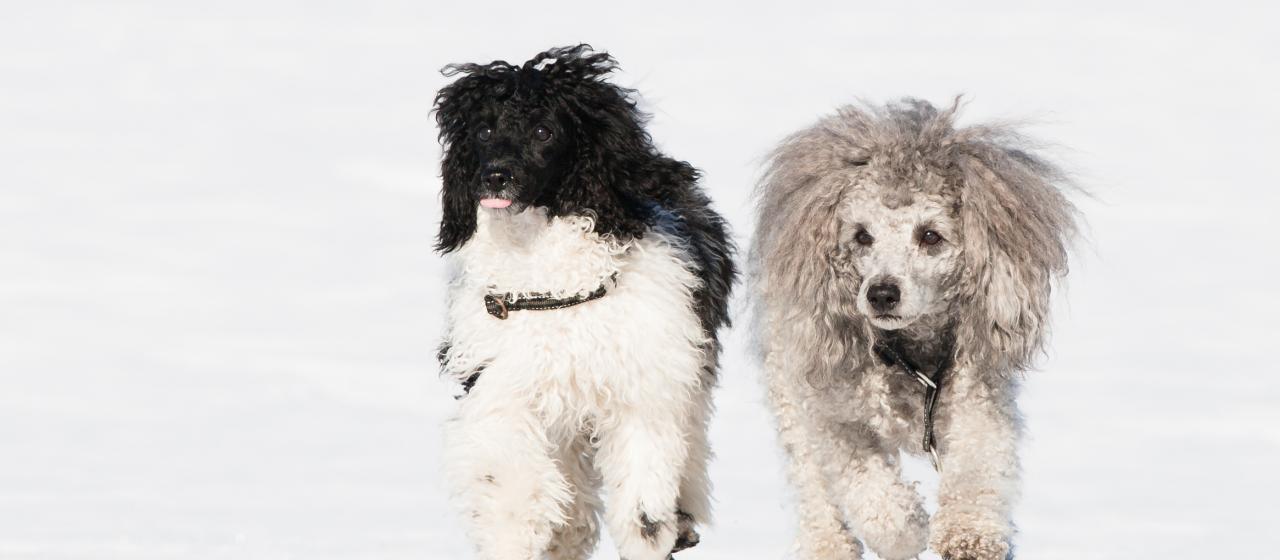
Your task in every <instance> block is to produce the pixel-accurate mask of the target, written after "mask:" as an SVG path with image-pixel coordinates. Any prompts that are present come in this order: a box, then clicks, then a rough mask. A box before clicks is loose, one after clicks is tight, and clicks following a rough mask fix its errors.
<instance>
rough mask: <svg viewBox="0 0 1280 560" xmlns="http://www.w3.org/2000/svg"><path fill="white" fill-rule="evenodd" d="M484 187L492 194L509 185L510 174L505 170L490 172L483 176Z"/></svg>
mask: <svg viewBox="0 0 1280 560" xmlns="http://www.w3.org/2000/svg"><path fill="white" fill-rule="evenodd" d="M483 182H484V186H485V188H488V189H489V190H492V191H494V192H497V191H500V190H502V189H503V188H505V187H506V186H507V185H510V184H511V172H510V171H506V170H498V171H491V172H489V173H487V174H485V176H484V180H483Z"/></svg>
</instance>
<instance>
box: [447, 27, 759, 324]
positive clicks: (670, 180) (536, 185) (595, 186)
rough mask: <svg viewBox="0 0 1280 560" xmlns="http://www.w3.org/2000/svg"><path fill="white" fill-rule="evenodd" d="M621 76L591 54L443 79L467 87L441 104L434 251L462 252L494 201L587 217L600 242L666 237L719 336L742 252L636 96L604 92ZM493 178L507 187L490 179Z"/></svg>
mask: <svg viewBox="0 0 1280 560" xmlns="http://www.w3.org/2000/svg"><path fill="white" fill-rule="evenodd" d="M616 67H617V63H616V61H615V60H614V59H613V57H612V56H610V55H609V54H607V53H603V52H594V51H592V50H591V47H590V46H588V45H577V46H572V47H562V48H556V49H551V50H548V51H545V52H543V53H540V54H538V55H537V56H535V57H533V58H532V59H530V60H529V61H528V62H525V63H524V64H522V65H520V66H516V65H513V64H508V63H507V62H504V61H495V62H491V63H489V64H452V65H449V66H446V67H445V69H444V70H443V73H444V74H445V75H446V76H454V75H461V77H460V78H458V79H457V80H455V81H454V82H453V83H452V84H449V85H448V86H445V87H444V88H443V89H441V90H440V92H439V93H438V94H437V95H436V99H435V115H436V122H437V123H438V124H439V126H440V142H441V144H442V145H443V146H444V148H445V156H444V161H443V163H442V173H441V175H442V177H443V179H444V189H443V193H442V203H443V204H442V206H443V208H444V216H443V218H442V220H441V223H440V233H439V237H438V238H437V243H436V249H437V250H439V251H441V252H444V253H447V252H450V251H453V250H455V249H458V248H459V247H461V246H462V245H464V244H466V242H467V240H469V239H470V238H471V236H472V235H473V234H474V233H475V229H476V209H477V206H478V205H479V203H480V199H481V198H484V197H492V196H501V197H502V198H507V199H510V200H512V201H513V205H514V207H516V208H522V207H529V206H535V207H543V208H546V209H547V211H548V214H549V215H550V216H552V217H559V216H575V215H576V216H590V217H592V218H593V219H594V221H595V222H594V223H595V231H596V233H599V234H601V235H610V236H613V237H614V238H616V239H618V240H620V241H628V240H631V239H635V238H639V237H642V236H643V235H644V234H645V232H647V231H648V230H650V229H653V228H659V227H661V228H664V229H668V228H669V231H671V232H673V233H675V234H676V235H678V236H679V237H681V238H683V239H685V240H686V241H687V246H688V251H689V253H690V257H691V258H692V260H693V262H692V263H691V264H692V265H693V266H694V268H695V269H696V272H697V274H698V276H699V277H700V278H701V280H702V286H701V288H700V289H699V290H698V292H697V293H696V294H694V297H695V307H696V310H697V313H698V316H699V318H700V319H701V321H702V325H703V328H704V329H706V331H707V333H708V334H709V335H710V336H713V337H714V336H715V332H716V330H717V329H718V328H719V327H721V326H725V325H728V323H729V316H728V299H729V293H730V290H731V288H732V286H733V283H734V280H735V279H736V276H737V270H736V268H735V267H734V264H733V254H734V252H735V248H734V246H733V243H732V241H731V240H730V238H729V236H728V234H727V232H726V226H725V222H724V220H723V219H722V218H721V217H720V216H719V215H718V214H716V213H715V211H713V210H712V209H711V208H710V201H709V200H708V199H707V197H706V195H705V194H703V192H702V190H701V189H700V188H699V187H698V185H697V180H698V171H697V170H696V169H694V168H693V167H692V166H691V165H689V164H688V163H685V162H683V161H677V160H674V159H671V158H669V157H666V156H664V155H662V154H661V153H659V152H658V150H657V149H656V148H655V147H654V145H653V140H652V139H651V138H650V136H649V134H648V132H646V131H645V129H644V125H645V122H646V120H647V117H646V115H644V114H643V113H641V112H640V110H639V109H638V108H637V107H636V103H635V101H634V99H633V96H634V93H635V92H633V91H632V90H628V89H625V88H621V87H618V86H616V85H613V84H611V83H608V82H606V81H605V79H604V78H605V76H607V75H608V74H609V73H610V72H612V71H613V70H614V69H616ZM539 128H541V129H543V130H542V131H539V130H538V129H539ZM486 129H487V130H486ZM482 131H485V133H484V134H481V132H482ZM542 132H549V133H550V135H549V137H547V135H545V134H542ZM495 174H496V175H503V176H505V177H508V178H509V179H510V180H509V181H503V182H501V184H500V185H498V184H492V183H486V182H485V181H484V180H483V178H484V177H485V176H489V175H495Z"/></svg>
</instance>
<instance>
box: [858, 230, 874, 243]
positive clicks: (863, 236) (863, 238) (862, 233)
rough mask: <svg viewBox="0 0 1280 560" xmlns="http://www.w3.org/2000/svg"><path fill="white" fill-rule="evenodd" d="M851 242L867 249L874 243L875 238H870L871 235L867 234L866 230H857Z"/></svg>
mask: <svg viewBox="0 0 1280 560" xmlns="http://www.w3.org/2000/svg"><path fill="white" fill-rule="evenodd" d="M853 240H854V241H857V242H858V245H862V246H863V247H869V246H870V245H871V244H872V243H875V242H876V238H874V237H871V234H870V233H867V230H865V229H860V230H858V233H856V234H854V236H853Z"/></svg>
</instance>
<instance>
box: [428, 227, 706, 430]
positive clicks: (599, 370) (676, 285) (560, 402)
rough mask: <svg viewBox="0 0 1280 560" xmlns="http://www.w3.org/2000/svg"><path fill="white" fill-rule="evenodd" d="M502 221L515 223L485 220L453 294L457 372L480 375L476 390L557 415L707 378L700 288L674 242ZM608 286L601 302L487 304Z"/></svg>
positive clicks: (577, 293)
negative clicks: (696, 294)
mask: <svg viewBox="0 0 1280 560" xmlns="http://www.w3.org/2000/svg"><path fill="white" fill-rule="evenodd" d="M504 217H505V218H513V217H514V218H516V223H506V222H504V223H493V221H491V222H490V223H488V224H485V223H483V222H482V224H481V229H480V230H479V231H478V232H477V234H476V237H475V238H474V239H473V240H472V242H470V243H468V246H467V247H465V248H464V250H463V251H462V252H461V254H460V257H461V259H460V262H459V264H460V265H461V271H460V272H461V274H460V277H459V278H458V280H457V281H456V282H455V284H454V288H453V291H452V294H451V301H450V319H451V324H450V331H451V332H450V339H451V343H452V347H451V349H450V350H449V352H450V367H459V368H477V367H478V368H482V369H483V371H484V373H483V374H482V375H481V376H480V381H479V385H478V386H477V390H476V392H477V393H485V392H489V393H495V392H503V393H508V394H510V395H513V398H519V396H520V395H537V396H538V399H539V402H538V406H539V407H540V408H542V409H544V411H546V412H547V413H548V414H549V415H560V414H561V413H562V412H564V411H569V410H574V411H578V412H581V411H583V410H585V409H590V408H592V407H595V406H596V404H593V403H607V402H610V401H612V402H613V403H615V404H616V403H617V402H618V399H619V398H628V397H629V396H630V395H636V397H635V398H636V399H637V400H639V399H642V398H643V397H641V396H640V395H641V394H642V392H643V391H641V390H638V389H644V390H647V388H649V387H667V388H672V387H680V386H686V385H689V386H691V385H693V384H696V383H697V382H698V376H699V374H700V372H701V370H702V367H703V365H704V360H705V359H706V356H705V353H704V352H705V348H706V344H707V340H706V336H705V334H704V333H703V331H702V328H701V323H700V322H699V321H698V318H697V316H696V314H695V313H694V312H693V309H692V292H693V290H694V289H695V288H696V287H697V282H698V281H697V277H696V276H695V275H694V274H693V272H692V271H691V270H690V269H689V267H688V265H687V260H686V259H687V257H686V255H685V253H684V251H683V250H682V249H680V246H679V244H678V242H676V240H673V239H670V238H667V237H664V236H663V235H661V234H659V233H657V232H651V234H649V235H646V236H644V237H643V238H641V239H637V240H635V241H633V242H631V243H629V244H626V245H621V244H617V243H610V242H608V241H605V240H601V239H600V238H599V237H598V236H596V235H594V234H592V233H590V227H589V223H584V221H579V220H575V219H567V220H561V219H554V220H550V221H548V220H546V218H545V217H540V216H533V217H534V218H537V219H534V220H527V221H526V220H525V219H524V217H522V216H504ZM601 286H604V287H605V288H606V289H607V292H606V293H605V294H604V295H603V296H602V297H599V298H598V299H592V300H590V301H585V302H582V303H578V304H575V305H572V306H569V307H564V308H560V309H549V310H534V309H521V310H513V311H511V312H510V313H509V314H508V316H507V317H506V318H505V319H500V318H497V317H495V316H493V315H491V314H490V313H489V312H487V311H486V309H485V306H484V303H483V300H484V296H485V295H486V294H494V293H515V294H551V295H555V296H557V297H565V296H580V295H582V294H584V293H587V292H591V291H593V290H596V289H597V288H599V287H601ZM474 396H475V395H473V396H472V397H469V398H473V397H474ZM599 406H601V407H603V406H605V405H604V404H600V405H599ZM575 413H576V412H575Z"/></svg>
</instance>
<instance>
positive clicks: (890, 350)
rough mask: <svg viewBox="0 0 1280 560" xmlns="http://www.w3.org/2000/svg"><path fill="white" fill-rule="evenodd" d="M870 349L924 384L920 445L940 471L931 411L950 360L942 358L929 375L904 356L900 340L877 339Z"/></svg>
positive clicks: (936, 404) (886, 363) (940, 465)
mask: <svg viewBox="0 0 1280 560" xmlns="http://www.w3.org/2000/svg"><path fill="white" fill-rule="evenodd" d="M872 349H873V350H875V352H876V356H879V357H880V361H882V362H884V365H886V366H889V367H896V368H900V369H902V370H903V371H905V372H906V373H907V375H910V376H911V377H914V378H915V379H916V381H919V382H920V384H921V385H923V386H924V440H923V441H922V442H920V447H922V448H923V449H924V451H925V453H928V454H929V458H930V459H931V460H932V461H933V468H934V469H935V470H938V471H941V470H942V460H941V459H939V458H938V445H937V443H938V442H937V440H936V439H935V438H934V436H933V412H934V410H935V409H936V408H937V406H938V388H939V387H941V385H942V377H943V374H944V373H946V371H947V368H948V367H950V365H951V363H950V362H951V360H949V359H947V360H943V362H942V363H941V364H939V365H938V370H937V371H935V372H933V375H932V376H929V375H925V373H924V372H922V371H920V368H917V367H916V366H915V364H913V363H911V361H910V360H908V359H907V358H906V357H905V354H906V353H905V352H903V350H902V342H901V341H893V342H892V343H889V342H885V341H884V340H877V341H876V343H875V345H874V346H872Z"/></svg>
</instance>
